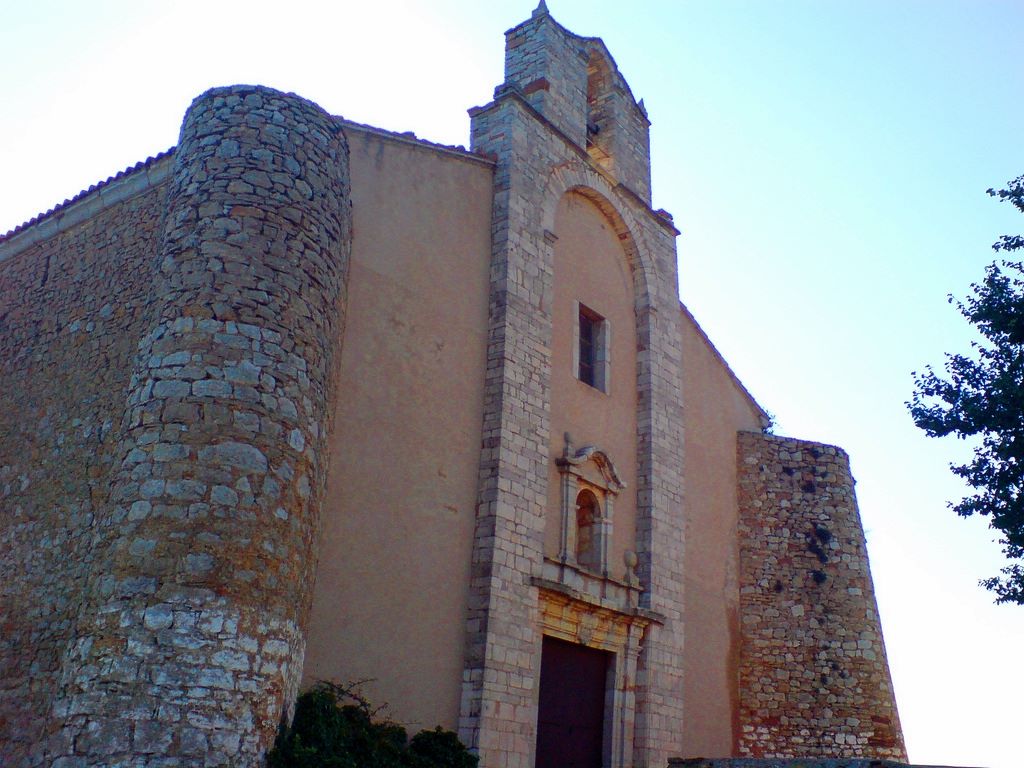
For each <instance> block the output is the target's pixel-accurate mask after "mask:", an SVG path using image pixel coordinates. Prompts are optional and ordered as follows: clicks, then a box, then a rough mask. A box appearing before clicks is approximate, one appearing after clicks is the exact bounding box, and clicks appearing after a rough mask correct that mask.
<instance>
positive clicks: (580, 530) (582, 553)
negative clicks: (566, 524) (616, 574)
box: [576, 488, 602, 572]
mask: <svg viewBox="0 0 1024 768" xmlns="http://www.w3.org/2000/svg"><path fill="white" fill-rule="evenodd" d="M601 517H602V515H601V504H600V502H599V501H598V500H597V496H595V495H594V492H593V491H591V490H589V489H587V488H584V489H583V490H582V491H580V492H579V493H578V494H577V495H576V562H577V563H578V564H579V565H580V566H581V567H582V568H586V569H588V570H591V571H596V572H600V571H601V570H602V567H601V546H600V539H601V536H600V532H599V530H598V528H599V526H600V523H601Z"/></svg>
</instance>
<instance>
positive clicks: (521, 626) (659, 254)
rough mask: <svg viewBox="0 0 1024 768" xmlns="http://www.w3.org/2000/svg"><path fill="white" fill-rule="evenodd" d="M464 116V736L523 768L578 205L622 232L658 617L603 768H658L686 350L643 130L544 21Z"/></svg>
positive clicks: (607, 62) (650, 578)
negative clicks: (472, 182) (477, 270)
mask: <svg viewBox="0 0 1024 768" xmlns="http://www.w3.org/2000/svg"><path fill="white" fill-rule="evenodd" d="M598 108H600V110H601V111H600V113H599V112H598V111H597V110H598ZM470 114H471V117H472V129H471V139H472V147H473V150H474V151H476V152H480V153H482V154H485V155H487V156H489V157H492V158H493V159H495V161H496V168H495V182H494V185H495V186H494V202H493V209H492V210H493V219H492V254H491V289H490V291H491V294H490V317H489V344H488V357H487V370H486V384H485V401H484V414H483V419H484V421H483V451H482V458H481V467H480V492H479V500H478V508H477V522H476V532H475V545H474V554H473V562H472V573H471V585H470V604H469V615H468V623H467V630H468V631H467V646H466V653H467V656H466V666H465V670H464V675H463V696H462V703H461V715H460V736H461V738H462V739H463V741H465V742H466V743H467V744H468V745H470V746H471V747H473V748H474V749H476V750H478V752H479V754H480V756H481V766H482V767H484V768H490V767H491V766H508V767H509V768H513V767H515V768H530V767H531V766H532V765H533V758H534V749H535V740H536V726H537V712H538V698H537V697H538V683H539V677H540V656H541V637H542V617H541V610H540V608H541V604H540V600H541V598H540V596H539V591H538V587H537V586H536V579H537V577H539V575H540V574H541V570H542V565H543V557H544V553H543V542H544V526H545V520H546V505H547V503H548V488H547V483H548V469H549V466H550V464H551V462H554V461H555V459H556V457H555V456H552V455H549V448H548V446H549V444H550V437H551V436H550V434H549V433H550V425H551V365H552V352H551V348H552V333H553V329H552V314H551V301H552V285H553V244H554V242H555V241H556V240H557V234H556V233H555V232H554V231H553V229H554V227H555V224H554V212H555V209H556V207H557V205H558V202H559V200H560V199H561V198H562V196H563V195H565V194H567V193H569V192H575V193H579V194H582V195H584V196H586V197H587V198H588V199H589V200H591V201H592V202H593V203H594V204H595V205H596V206H597V207H598V208H599V209H600V210H601V211H602V212H603V213H604V215H605V216H606V217H607V219H608V221H609V223H610V224H611V226H612V227H613V228H614V229H615V231H616V232H617V234H618V237H619V240H620V242H621V243H622V244H623V249H624V251H625V254H626V258H627V259H628V261H629V265H628V266H629V269H630V271H631V273H632V276H633V281H634V290H635V302H636V305H635V311H636V318H637V334H638V338H637V349H638V374H637V388H638V402H639V406H638V409H639V410H638V413H637V424H638V430H639V436H638V455H637V466H638V478H637V484H636V487H635V488H632V489H631V490H630V492H632V493H636V494H637V517H638V522H637V529H638V530H637V555H638V559H639V564H638V567H637V573H638V575H639V578H640V580H641V582H642V583H643V585H644V587H645V591H644V592H643V593H642V596H641V606H640V608H641V609H643V610H646V611H648V612H649V614H650V615H652V616H656V617H657V621H655V622H653V623H651V625H650V626H649V627H648V628H647V629H646V630H645V634H644V637H643V639H642V643H641V645H642V649H641V650H640V655H639V659H638V660H637V659H635V658H634V660H633V664H634V665H635V669H634V671H633V672H631V673H628V674H627V676H626V678H625V679H624V680H622V681H621V683H622V685H623V688H622V689H621V699H620V691H618V690H617V691H616V693H615V696H616V702H615V704H614V709H615V713H614V718H615V723H616V726H615V728H616V730H617V733H619V734H625V735H616V736H614V737H612V743H611V748H610V752H608V751H606V753H605V754H606V759H607V760H608V761H609V764H610V765H612V766H616V767H617V766H626V765H636V766H663V765H664V764H665V762H666V760H667V758H668V756H669V755H670V754H675V753H678V752H679V749H680V736H681V733H682V685H681V681H682V647H681V645H682V631H681V621H682V594H681V592H682V583H683V575H682V553H683V542H682V520H681V509H682V478H681V472H680V469H679V468H680V467H681V466H682V421H681V412H682V408H681V397H682V395H681V391H680V375H679V371H680V370H681V369H680V366H681V339H680V336H679V328H678V324H677V322H676V321H675V318H676V314H677V313H678V297H677V282H676V281H677V275H676V253H675V240H674V238H675V235H676V234H677V232H676V230H675V229H674V228H673V227H672V225H671V222H670V221H669V220H668V219H666V218H665V217H663V216H661V215H659V214H657V213H655V212H653V211H652V210H651V209H650V206H649V201H650V186H649V185H650V181H649V180H650V159H649V155H648V153H647V144H646V137H647V127H648V122H647V118H646V114H645V113H644V112H643V110H642V108H641V107H640V106H638V105H637V104H636V102H634V101H633V99H632V96H631V95H629V91H628V87H626V85H625V82H624V81H623V80H622V78H621V75H619V74H618V72H617V70H616V69H615V67H614V63H613V62H612V61H611V59H610V57H609V56H608V54H607V51H606V50H605V48H604V45H603V43H601V41H600V40H597V39H596V38H581V37H578V36H576V35H574V34H572V33H571V32H569V31H567V30H565V29H564V28H563V27H561V26H560V25H559V24H557V23H556V22H555V21H554V20H553V19H552V18H551V17H550V15H549V14H548V12H547V10H546V8H545V7H544V5H543V3H542V4H541V6H540V7H539V8H538V9H537V10H536V11H535V12H534V14H533V16H532V18H531V19H529V20H527V21H526V22H524V23H523V24H520V25H519V26H517V27H515V28H514V29H512V30H510V31H509V32H507V33H506V60H505V83H504V84H503V85H500V86H498V88H497V89H496V91H495V96H494V101H492V102H491V103H490V104H488V105H486V106H483V107H479V108H476V109H474V110H471V111H470ZM595 120H601V121H604V122H605V124H604V125H601V126H598V125H596V124H595V122H594V121H595ZM588 126H589V127H588ZM596 128H599V129H600V131H599V132H598V133H597V134H595V129H596ZM601 133H603V135H604V136H605V137H612V136H618V138H617V139H615V141H613V142H612V143H611V144H607V145H606V146H605V147H604V148H603V149H602V151H601V152H598V151H596V149H595V146H594V145H595V141H594V140H593V139H595V138H596V136H597V135H600V134H601ZM636 137H641V138H636ZM628 139H632V141H630V140H628ZM615 153H618V154H615ZM616 174H619V175H616ZM634 675H635V677H634ZM634 694H635V699H634ZM608 717H609V714H608V713H606V724H607V723H608V722H609V720H608Z"/></svg>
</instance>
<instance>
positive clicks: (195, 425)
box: [52, 86, 351, 766]
mask: <svg viewBox="0 0 1024 768" xmlns="http://www.w3.org/2000/svg"><path fill="white" fill-rule="evenodd" d="M350 244H351V240H350V201H349V181H348V150H347V146H346V144H345V139H344V136H343V135H342V133H341V132H340V130H339V128H338V125H337V123H336V122H335V121H334V120H332V118H331V117H330V116H329V115H327V114H326V113H325V112H324V111H323V110H322V109H320V108H319V107H317V106H316V105H314V104H312V103H310V102H308V101H305V100H303V99H300V98H298V97H297V96H294V95H291V94H282V93H278V92H276V91H273V90H270V89H267V88H259V87H251V86H233V87H228V88H218V89H213V90H211V91H208V92H207V93H205V94H203V95H202V96H200V97H199V98H197V99H196V100H195V101H194V102H193V104H192V106H191V107H190V109H189V111H188V113H187V114H186V117H185V121H184V124H183V126H182V130H181V137H180V142H179V144H178V147H177V150H176V157H175V167H174V175H173V179H172V180H171V183H170V189H169V192H168V199H167V208H166V220H165V224H164V235H163V241H162V244H161V248H160V253H159V254H158V255H157V259H158V267H157V269H156V273H157V276H158V277H157V281H156V284H155V286H154V290H153V305H152V310H151V311H152V318H153V320H152V323H151V325H150V330H149V332H148V333H147V334H146V335H145V336H144V337H143V338H142V339H140V341H139V345H138V348H139V355H138V358H137V360H136V363H135V368H134V371H133V376H132V381H131V385H130V387H129V391H128V398H127V406H126V410H125V416H124V421H123V424H122V438H121V442H120V449H119V457H120V459H121V461H120V464H119V466H118V467H117V469H115V470H114V474H113V477H112V478H111V484H110V499H109V503H107V504H106V505H104V506H103V509H102V511H101V512H100V514H98V515H97V519H96V521H95V525H94V531H95V534H94V535H95V538H94V543H93V547H92V557H93V561H94V562H93V567H92V570H91V576H90V579H89V581H88V583H87V584H86V585H85V600H84V603H83V607H82V610H81V612H80V614H79V618H78V624H77V627H76V630H77V631H76V633H75V636H74V638H73V640H72V641H71V643H70V645H69V648H68V650H67V653H66V656H65V660H64V670H63V676H62V681H61V696H60V698H59V700H58V702H57V704H56V715H57V722H58V723H59V728H60V729H61V730H60V731H59V733H57V734H55V737H56V738H55V740H54V744H53V747H54V749H53V754H52V757H53V758H54V763H53V764H54V765H67V766H71V765H74V766H85V765H88V766H92V765H111V764H114V763H117V764H123V765H133V766H136V765H137V766H142V765H150V764H152V765H156V764H160V765H167V764H169V763H168V762H167V759H168V758H171V762H172V763H173V764H174V765H197V766H198V765H236V766H246V765H254V764H256V763H257V761H258V760H259V757H260V755H261V754H262V752H263V751H264V750H265V749H266V748H267V746H268V745H269V744H270V742H271V741H272V739H273V737H274V733H275V731H276V728H277V726H278V723H279V722H280V719H281V717H282V714H283V712H284V710H285V707H286V706H287V705H288V703H289V702H290V701H291V700H292V699H293V697H294V693H295V690H296V687H297V685H298V680H299V676H300V673H301V668H302V661H303V652H304V637H303V632H304V623H305V619H306V614H307V611H308V606H309V602H310V596H311V586H312V580H313V576H314V572H315V563H316V556H317V552H316V547H317V538H318V534H319V525H320V523H319V508H320V496H321V494H322V490H323V485H324V481H325V470H326V466H327V461H326V456H325V450H326V446H327V435H328V431H329V425H328V421H329V419H330V414H331V411H332V394H333V393H332V387H333V385H332V382H333V381H334V379H335V376H334V372H333V368H334V366H335V365H336V363H337V361H338V360H339V358H340V354H339V346H340V339H341V336H342V331H343V326H344V317H345V298H346V279H347V270H348V260H349V252H350Z"/></svg>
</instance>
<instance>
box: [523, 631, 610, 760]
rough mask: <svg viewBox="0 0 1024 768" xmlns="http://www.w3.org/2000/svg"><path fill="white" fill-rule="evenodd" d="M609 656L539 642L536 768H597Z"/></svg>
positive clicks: (579, 647)
mask: <svg viewBox="0 0 1024 768" xmlns="http://www.w3.org/2000/svg"><path fill="white" fill-rule="evenodd" d="M611 663H612V654H610V653H608V652H606V651H600V650H597V649H595V648H587V647H586V646H583V645H577V644H575V643H567V642H565V641H564V640H556V639H555V638H553V637H545V638H544V640H543V647H542V651H541V663H540V705H539V711H538V714H537V760H536V763H535V766H536V768H602V755H603V754H604V715H605V694H606V684H607V678H608V670H609V669H610V668H611Z"/></svg>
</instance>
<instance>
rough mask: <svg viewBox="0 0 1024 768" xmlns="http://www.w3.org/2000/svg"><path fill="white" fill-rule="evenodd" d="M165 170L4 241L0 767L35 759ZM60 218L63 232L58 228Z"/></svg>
mask: <svg viewBox="0 0 1024 768" xmlns="http://www.w3.org/2000/svg"><path fill="white" fill-rule="evenodd" d="M172 162H173V160H172V158H165V159H163V160H160V161H157V162H155V163H153V164H151V165H149V166H147V167H146V168H144V169H140V170H136V171H134V172H132V173H131V174H130V176H128V177H124V178H120V179H117V180H113V181H112V182H109V183H108V184H107V185H105V186H104V187H103V188H102V189H101V190H99V191H96V192H93V193H91V196H90V199H89V200H88V201H87V203H86V204H88V205H92V204H93V202H94V201H96V200H97V199H98V198H100V197H101V196H102V197H115V196H116V197H118V198H119V199H118V201H117V202H115V203H113V204H111V205H107V206H106V207H105V209H104V210H101V211H99V212H98V213H96V214H95V215H93V216H92V217H91V218H88V219H86V220H85V221H84V222H82V223H79V224H77V225H75V226H71V227H67V226H64V225H63V223H62V222H64V221H66V220H67V218H70V216H71V214H72V213H73V212H77V211H78V210H79V208H77V207H76V208H75V209H74V211H71V210H67V211H65V212H64V213H63V215H61V214H58V215H57V216H54V217H52V218H51V219H49V220H48V223H49V224H50V225H51V226H52V228H53V235H52V236H51V237H49V238H48V239H45V240H44V241H41V242H35V244H32V245H28V247H25V243H26V240H29V239H32V238H33V237H34V236H35V234H36V233H38V232H39V230H40V229H41V227H36V228H34V229H33V230H30V231H23V232H20V233H18V234H17V235H14V236H11V237H8V238H6V239H5V240H3V241H2V242H0V381H2V382H3V384H2V385H0V574H3V576H2V577H0V765H5V766H21V765H30V764H47V765H48V764H49V763H48V762H47V761H45V760H44V758H43V757H42V753H43V750H44V749H45V746H46V734H47V732H48V730H49V728H50V726H52V723H51V721H50V718H49V714H50V708H51V706H52V702H53V699H54V696H55V695H56V691H57V687H58V682H59V678H60V664H61V657H62V653H63V650H64V648H65V647H66V645H67V643H68V641H69V639H70V637H71V633H72V629H73V626H74V621H75V616H76V613H77V610H78V608H79V606H80V602H81V595H82V593H83V590H84V583H85V580H86V578H87V575H88V573H89V553H90V551H91V547H90V544H91V526H92V524H93V522H94V520H95V516H96V514H97V512H98V510H99V509H100V508H101V507H102V506H103V505H104V504H105V503H106V498H107V494H108V489H109V477H110V472H111V467H112V462H113V461H114V459H115V455H116V451H115V448H116V445H117V437H118V428H119V426H120V420H121V416H122V414H123V413H124V403H125V397H126V392H127V388H128V383H129V378H130V375H131V367H132V360H133V357H134V354H135V348H136V342H137V341H138V339H139V338H141V336H142V334H143V332H144V328H145V323H146V320H147V318H148V317H149V314H148V312H147V311H146V309H147V307H148V306H149V303H150V301H149V299H150V294H151V288H152V285H153V276H154V266H155V264H154V258H153V256H154V254H155V253H156V252H157V249H158V247H159V241H160V233H161V231H162V228H163V213H164V205H165V199H166V194H167V186H166V184H162V183H159V181H155V182H154V183H151V181H153V180H154V179H156V177H160V178H166V175H167V169H169V167H170V165H171V163H172ZM55 219H59V221H55Z"/></svg>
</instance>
